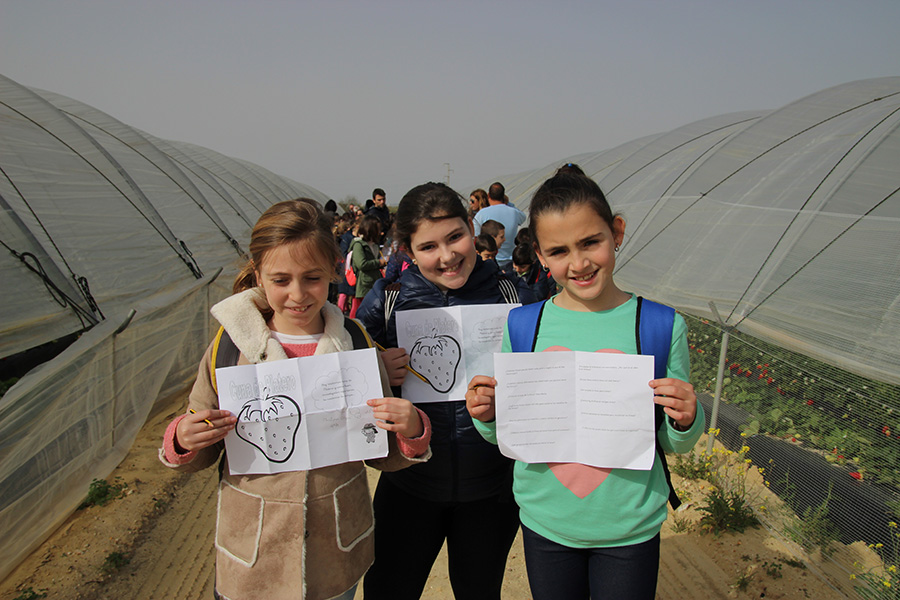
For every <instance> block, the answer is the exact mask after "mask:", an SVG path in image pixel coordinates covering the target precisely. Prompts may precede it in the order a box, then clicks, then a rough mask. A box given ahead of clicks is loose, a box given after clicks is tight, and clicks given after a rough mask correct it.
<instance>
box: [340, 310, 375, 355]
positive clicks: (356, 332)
mask: <svg viewBox="0 0 900 600" xmlns="http://www.w3.org/2000/svg"><path fill="white" fill-rule="evenodd" d="M344 329H346V330H347V332H348V333H349V334H350V338H351V339H352V340H353V349H354V350H362V349H364V348H372V347H374V346H375V343H374V342H373V341H372V338H371V337H369V332H368V331H366V329H365V327H363V326H362V325H360V324H359V322H358V321H356V320H354V319H351V318H350V317H348V316H347V315H344Z"/></svg>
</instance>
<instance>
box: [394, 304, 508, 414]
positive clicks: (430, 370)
mask: <svg viewBox="0 0 900 600" xmlns="http://www.w3.org/2000/svg"><path fill="white" fill-rule="evenodd" d="M517 306H519V304H478V305H469V306H448V307H444V308H421V309H417V310H403V311H397V317H396V319H397V321H396V322H397V344H398V346H399V347H400V348H406V351H407V353H409V370H410V372H409V373H407V374H406V378H405V379H404V380H403V397H404V398H407V399H409V400H411V401H412V402H443V401H447V400H464V399H465V397H466V385H467V384H468V383H469V380H471V379H472V377H474V376H475V375H489V376H493V374H494V363H493V360H492V356H493V354H494V352H500V348H501V346H502V344H503V327H504V326H505V325H506V317H507V315H508V314H509V311H510V310H512V309H513V308H515V307H517Z"/></svg>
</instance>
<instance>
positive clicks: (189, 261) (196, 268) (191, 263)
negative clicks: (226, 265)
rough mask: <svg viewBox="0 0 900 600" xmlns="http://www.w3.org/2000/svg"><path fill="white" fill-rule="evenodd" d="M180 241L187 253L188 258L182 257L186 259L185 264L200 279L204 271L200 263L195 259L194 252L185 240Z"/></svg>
mask: <svg viewBox="0 0 900 600" xmlns="http://www.w3.org/2000/svg"><path fill="white" fill-rule="evenodd" d="M178 243H179V244H180V245H181V249H182V250H184V253H185V254H187V256H188V258H185V257H184V256H182V257H181V260H183V261H184V264H186V265H187V267H188V269H190V270H191V273H193V274H194V277H196V278H197V279H200V278H202V277H203V271H201V270H200V265H198V264H197V261H196V260H195V259H194V253H193V252H191V250H190V248H188V245H187V244H186V243H184V240H178Z"/></svg>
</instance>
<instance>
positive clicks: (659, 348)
mask: <svg viewBox="0 0 900 600" xmlns="http://www.w3.org/2000/svg"><path fill="white" fill-rule="evenodd" d="M637 303H638V306H637V318H636V319H635V325H634V336H635V342H636V343H637V351H638V354H644V355H648V354H651V355H653V376H654V378H655V379H662V378H663V377H665V376H666V374H667V373H668V368H667V365H668V363H669V349H670V348H671V347H672V327H673V326H674V325H675V309H673V308H671V307H669V306H665V305H663V304H657V303H656V302H652V301H650V300H646V299H644V298H642V297H640V296H638V297H637ZM653 417H654V419H653V422H654V425H655V427H656V428H655V431H659V428H660V427H662V425H663V422H664V421H665V419H666V413H665V412H664V411H663V407H662V406H660V405H659V404H654V405H653ZM653 439H654V440H655V441H656V454H657V455H658V456H659V462H660V464H661V465H662V468H663V474H664V475H665V476H666V485H668V486H669V504H671V505H672V509H673V510H674V509H677V508H678V507H679V506H681V499H680V498H679V497H678V494H677V493H676V492H675V487H674V486H673V485H672V474H671V473H670V472H669V463H668V461H667V460H666V453H665V451H664V450H663V449H662V446H661V445H660V443H659V437H657V436H656V435H654V436H653Z"/></svg>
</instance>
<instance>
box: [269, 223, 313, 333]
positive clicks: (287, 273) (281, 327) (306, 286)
mask: <svg viewBox="0 0 900 600" xmlns="http://www.w3.org/2000/svg"><path fill="white" fill-rule="evenodd" d="M323 262H325V261H324V259H323V258H322V257H321V256H318V253H316V252H314V251H313V250H312V243H310V242H306V241H297V242H292V243H289V244H283V245H281V246H278V247H276V248H273V249H272V250H269V251H268V252H266V253H265V255H264V256H263V260H262V264H261V265H260V267H259V268H258V269H257V270H256V281H257V282H258V283H259V285H260V286H262V288H263V291H264V292H265V294H266V299H267V300H268V302H269V306H270V307H272V310H273V311H274V314H273V315H272V319H271V321H270V322H269V327H270V328H271V329H273V330H274V331H277V332H279V333H286V334H289V335H311V334H317V333H322V332H324V331H325V320H324V317H323V316H322V307H323V306H324V305H325V302H326V300H327V299H328V282H329V277H330V272H329V270H328V268H327V266H326V265H324V264H322V263H323Z"/></svg>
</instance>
